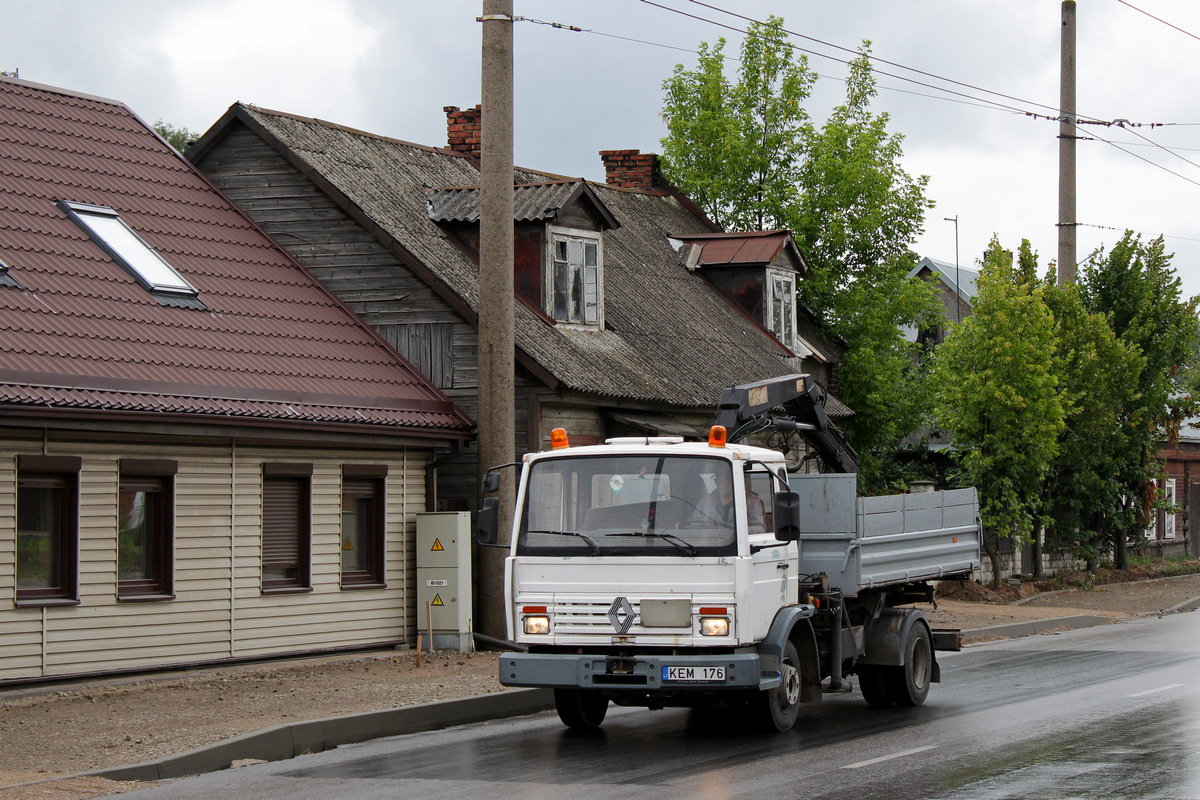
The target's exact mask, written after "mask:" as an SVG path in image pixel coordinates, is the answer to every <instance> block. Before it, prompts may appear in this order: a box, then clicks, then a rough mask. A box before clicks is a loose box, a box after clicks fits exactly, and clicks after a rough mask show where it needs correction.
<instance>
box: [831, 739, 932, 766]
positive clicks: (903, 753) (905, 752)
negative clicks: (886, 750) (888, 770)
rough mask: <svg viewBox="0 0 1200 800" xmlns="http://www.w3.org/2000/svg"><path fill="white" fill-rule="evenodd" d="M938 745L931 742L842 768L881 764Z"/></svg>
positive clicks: (922, 751)
mask: <svg viewBox="0 0 1200 800" xmlns="http://www.w3.org/2000/svg"><path fill="white" fill-rule="evenodd" d="M936 747H937V745H934V744H930V745H926V746H925V747H914V748H913V749H912V750H901V751H900V752H899V753H892V754H891V755H888V756H880V757H879V758H872V759H870V760H869V761H859V762H858V763H857V764H847V765H846V766H844V767H842V769H862V768H863V767H869V766H871V765H872V764H879V763H881V762H884V761H891V760H892V759H893V758H904V757H905V756H911V755H914V754H916V753H924V752H925V751H926V750H933V749H935V748H936Z"/></svg>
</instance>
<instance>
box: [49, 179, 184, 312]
mask: <svg viewBox="0 0 1200 800" xmlns="http://www.w3.org/2000/svg"><path fill="white" fill-rule="evenodd" d="M59 206H60V207H61V208H62V209H63V210H64V211H66V212H67V215H68V216H69V217H70V218H71V219H72V220H73V221H74V222H75V224H77V225H78V226H79V227H80V228H82V229H83V230H84V231H85V232H86V233H87V234H88V235H89V236H90V237H91V238H92V241H94V242H95V243H96V244H97V245H99V246H100V248H101V249H103V250H104V251H105V252H106V253H108V255H109V256H110V257H111V258H112V259H113V261H115V262H117V264H119V265H120V266H121V267H122V268H123V269H124V270H125V271H126V272H128V273H129V274H130V275H132V276H133V277H134V278H135V279H136V280H137V282H138V283H140V284H141V285H142V286H143V287H144V288H145V289H147V290H148V291H150V292H153V293H161V294H164V295H175V296H179V297H196V296H197V294H198V292H197V291H196V289H195V287H193V286H192V285H191V284H190V283H188V282H187V280H185V279H184V277H183V276H182V275H180V274H179V273H178V272H177V271H176V270H175V268H174V267H172V266H171V265H170V264H168V263H167V261H166V259H164V258H163V257H162V256H160V255H159V254H158V253H157V252H155V251H154V248H152V247H151V246H150V245H148V244H146V242H145V240H143V239H142V237H141V236H138V235H137V233H135V232H134V230H133V228H130V227H129V225H128V224H126V222H125V220H123V219H121V215H120V214H118V213H117V212H116V211H114V210H113V209H111V208H108V207H107V206H95V205H88V204H87V203H72V202H71V201H69V200H62V201H60V202H59Z"/></svg>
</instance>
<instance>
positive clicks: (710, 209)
mask: <svg viewBox="0 0 1200 800" xmlns="http://www.w3.org/2000/svg"><path fill="white" fill-rule="evenodd" d="M723 47H724V41H723V40H722V41H720V42H718V44H717V46H716V47H715V48H709V47H708V46H707V45H706V44H705V45H702V46H701V48H700V53H701V55H700V62H699V66H698V68H697V69H696V70H686V69H684V68H683V66H682V65H678V66H676V68H675V71H674V74H673V75H672V76H671V78H669V79H668V80H667V81H665V82H664V84H663V86H664V89H665V91H666V99H665V103H664V111H663V114H664V118H665V119H666V122H667V127H668V136H667V137H666V138H664V139H663V141H662V144H663V172H664V174H665V175H666V177H667V178H668V180H670V181H671V182H672V183H673V184H674V185H676V186H677V187H679V188H680V189H681V190H683V191H684V192H685V193H686V194H688V195H689V196H690V197H692V198H693V199H695V200H696V201H697V202H698V203H699V204H700V205H701V207H702V208H704V210H705V211H706V213H708V214H709V216H711V217H712V218H713V219H714V220H715V221H717V222H718V223H719V224H721V225H722V226H724V227H725V228H726V229H730V230H736V229H741V230H747V229H761V228H764V227H768V228H788V229H790V230H792V231H793V233H794V234H795V236H796V239H797V243H798V244H799V246H800V249H801V250H802V251H803V252H804V254H805V258H806V260H807V261H808V263H809V265H810V267H811V269H810V272H809V273H808V274H807V275H805V276H804V279H803V280H802V281H801V285H800V292H799V293H800V296H801V299H802V301H803V302H804V303H805V304H806V305H807V306H808V307H809V308H811V309H812V310H813V311H814V312H816V313H817V315H818V316H820V317H821V318H823V319H824V320H825V321H826V323H827V324H828V325H829V326H830V328H831V330H832V332H833V333H834V334H835V335H836V336H838V337H840V338H841V339H842V340H844V341H845V342H846V343H847V344H848V346H849V348H848V352H847V354H846V358H845V360H844V362H843V363H842V366H841V372H840V388H839V396H840V397H841V398H842V399H843V400H845V401H846V402H847V403H848V404H849V405H850V406H851V407H852V408H854V409H855V412H856V413H855V416H854V417H852V418H851V419H850V420H849V421H848V422H847V423H846V425H845V427H846V431H847V434H848V435H849V436H850V438H851V441H852V442H853V444H854V446H855V448H856V449H857V450H858V451H859V453H860V454H861V455H862V456H863V458H864V469H863V480H864V485H866V486H867V487H868V488H870V487H871V486H873V485H874V484H877V483H879V476H880V474H881V472H882V469H881V467H882V465H883V464H885V462H887V461H888V459H889V458H891V456H892V455H893V454H894V451H895V449H896V448H897V446H898V445H899V443H900V441H901V439H902V438H903V437H904V436H905V435H906V434H908V433H911V432H912V431H914V430H916V429H918V428H919V426H920V423H921V418H922V412H923V410H924V409H925V407H926V405H925V402H924V395H923V388H922V384H921V381H920V374H919V371H918V369H917V365H916V359H915V345H914V344H912V343H910V342H908V341H906V340H905V338H904V336H903V334H902V332H901V327H902V326H915V327H928V326H931V325H934V324H937V322H938V318H939V316H940V314H941V307H940V305H939V304H938V303H937V302H936V299H935V295H934V291H933V289H932V287H930V286H928V285H927V284H925V283H924V282H922V281H917V280H912V279H909V278H908V273H909V271H910V270H911V269H912V267H913V266H915V264H916V256H915V255H914V254H913V253H912V252H911V249H910V247H911V244H912V242H913V241H914V240H915V238H916V236H917V235H919V234H920V232H921V230H922V225H923V220H924V216H925V212H926V211H927V210H928V209H929V208H930V207H931V205H932V204H931V203H930V202H929V201H928V200H927V199H926V197H925V186H926V181H927V179H926V178H925V177H920V178H913V177H912V176H909V175H908V174H907V173H906V172H905V171H904V170H903V169H902V168H901V167H900V159H901V156H902V150H901V142H902V141H903V139H902V137H900V136H899V135H896V134H891V133H889V132H888V130H887V125H888V116H887V115H886V114H878V115H876V114H873V113H872V112H871V110H870V103H871V100H872V98H874V96H875V94H876V86H875V81H874V77H873V75H872V73H871V69H870V55H869V43H864V46H863V50H862V52H861V54H860V56H859V57H858V58H857V59H855V60H854V61H853V62H852V64H851V69H850V74H849V77H848V78H847V81H846V100H845V102H844V103H843V104H842V105H839V106H838V107H837V108H835V109H834V110H833V112H832V113H831V114H830V116H829V119H828V121H827V122H826V123H825V124H824V125H823V126H820V127H817V126H815V125H813V124H812V122H811V121H810V118H809V115H808V113H807V112H806V111H805V109H804V107H803V105H802V104H803V102H804V101H805V100H807V98H808V96H809V92H810V90H811V85H812V82H813V77H814V76H813V73H812V72H811V71H809V69H808V66H807V64H806V62H805V61H804V59H803V58H800V59H798V60H797V59H794V58H793V56H792V48H791V46H790V44H789V43H788V41H787V39H786V34H785V33H784V31H783V21H782V20H780V19H778V18H775V17H772V18H771V19H770V20H769V22H768V23H766V24H765V25H752V26H751V28H750V33H749V35H747V37H746V39H745V40H744V41H743V43H742V57H741V71H740V77H739V80H738V82H737V83H736V84H732V83H730V82H729V81H728V79H726V77H725V75H724V60H725V58H724V54H723Z"/></svg>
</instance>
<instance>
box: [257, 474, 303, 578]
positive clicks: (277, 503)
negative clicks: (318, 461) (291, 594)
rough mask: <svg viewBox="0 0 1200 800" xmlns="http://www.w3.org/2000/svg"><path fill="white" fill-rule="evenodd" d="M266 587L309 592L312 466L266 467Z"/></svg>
mask: <svg viewBox="0 0 1200 800" xmlns="http://www.w3.org/2000/svg"><path fill="white" fill-rule="evenodd" d="M262 502H263V516H262V588H263V591H264V592H269V591H297V590H305V591H307V590H308V589H309V588H311V573H312V569H311V563H312V545H311V530H312V522H311V520H312V464H293V463H281V464H263V494H262Z"/></svg>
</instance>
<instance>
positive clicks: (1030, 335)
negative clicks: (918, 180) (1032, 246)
mask: <svg viewBox="0 0 1200 800" xmlns="http://www.w3.org/2000/svg"><path fill="white" fill-rule="evenodd" d="M1021 250H1022V256H1021V259H1020V260H1019V261H1018V263H1017V264H1016V265H1014V264H1013V260H1012V257H1011V255H1010V254H1009V253H1008V252H1006V251H1005V250H1003V249H1002V248H1001V247H1000V244H999V242H998V241H996V240H995V239H993V240H992V243H991V245H990V246H989V248H988V251H987V253H986V255H985V257H984V262H983V268H982V270H981V272H980V276H979V281H978V283H977V287H978V294H977V295H976V298H975V302H974V305H973V311H972V314H971V316H970V317H968V318H967V319H965V320H964V321H963V322H962V324H960V325H956V326H955V327H954V328H953V329H952V330H951V332H950V335H949V336H948V337H947V339H946V341H945V342H944V343H943V344H942V345H941V346H940V347H939V348H938V350H937V351H936V352H935V354H934V356H933V359H934V366H933V378H934V385H935V386H936V390H935V394H934V409H935V414H936V417H937V419H938V421H939V422H940V424H941V425H942V426H943V428H944V429H945V430H947V431H949V432H950V433H951V435H952V439H953V442H954V445H955V448H954V453H955V457H956V458H957V459H958V463H959V466H960V467H961V469H962V472H963V478H964V479H965V482H966V483H968V484H970V485H974V486H975V487H976V488H977V489H978V491H979V500H980V516H981V517H982V519H983V524H984V548H985V550H986V551H987V554H988V557H989V558H990V559H991V562H992V574H993V580H994V582H995V583H996V584H998V583H999V581H1000V576H1001V565H1000V555H999V545H1000V540H1001V539H1002V538H1004V537H1012V538H1013V539H1014V540H1015V542H1016V543H1018V544H1025V543H1028V542H1029V541H1031V540H1032V537H1033V534H1034V532H1035V530H1037V528H1038V527H1039V526H1040V525H1041V524H1042V521H1043V519H1044V516H1045V502H1044V496H1043V482H1044V481H1045V480H1046V478H1047V476H1048V475H1049V474H1050V471H1051V469H1052V466H1053V464H1054V460H1055V458H1056V456H1057V455H1058V446H1059V434H1060V433H1061V431H1062V429H1063V425H1064V417H1065V415H1066V413H1067V411H1068V407H1067V406H1066V404H1065V403H1064V398H1063V395H1062V393H1061V392H1060V391H1059V380H1058V376H1057V375H1056V371H1055V365H1054V358H1055V353H1056V339H1055V331H1054V317H1053V315H1052V314H1051V313H1050V310H1049V308H1048V306H1047V304H1046V302H1045V299H1044V294H1045V287H1044V286H1041V285H1036V283H1031V282H1030V281H1029V280H1027V279H1026V275H1025V274H1024V273H1025V271H1026V270H1027V269H1028V267H1029V263H1030V256H1031V254H1030V252H1029V244H1028V242H1024V243H1022V248H1021Z"/></svg>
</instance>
